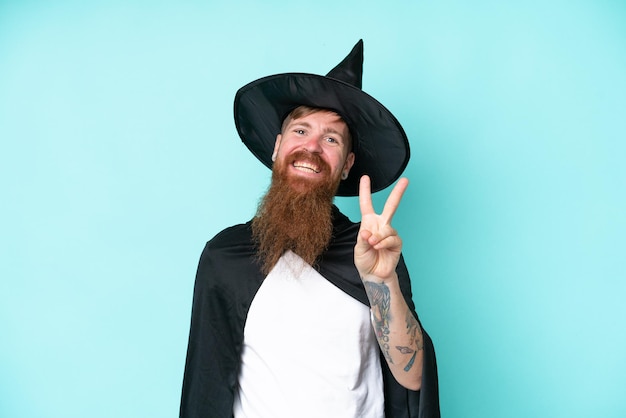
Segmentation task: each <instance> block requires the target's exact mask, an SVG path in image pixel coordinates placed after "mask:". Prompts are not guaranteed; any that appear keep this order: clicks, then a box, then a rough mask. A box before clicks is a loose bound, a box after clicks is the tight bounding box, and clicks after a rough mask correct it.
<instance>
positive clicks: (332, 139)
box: [326, 136, 339, 144]
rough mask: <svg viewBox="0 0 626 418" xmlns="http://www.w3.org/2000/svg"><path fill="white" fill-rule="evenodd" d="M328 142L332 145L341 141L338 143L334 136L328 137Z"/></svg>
mask: <svg viewBox="0 0 626 418" xmlns="http://www.w3.org/2000/svg"><path fill="white" fill-rule="evenodd" d="M326 142H328V143H330V144H339V141H337V140H336V139H335V138H333V137H332V136H328V137H326Z"/></svg>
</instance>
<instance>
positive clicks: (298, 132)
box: [293, 129, 304, 135]
mask: <svg viewBox="0 0 626 418" xmlns="http://www.w3.org/2000/svg"><path fill="white" fill-rule="evenodd" d="M293 131H294V132H295V133H296V134H298V135H304V129H294V130H293Z"/></svg>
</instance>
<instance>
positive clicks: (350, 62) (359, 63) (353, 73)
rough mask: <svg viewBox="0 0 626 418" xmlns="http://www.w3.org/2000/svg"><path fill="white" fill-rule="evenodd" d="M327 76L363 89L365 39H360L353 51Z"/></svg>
mask: <svg viewBox="0 0 626 418" xmlns="http://www.w3.org/2000/svg"><path fill="white" fill-rule="evenodd" d="M326 76H327V77H332V78H335V79H337V80H341V81H345V82H346V83H349V84H352V85H353V86H355V87H358V88H359V89H360V88H362V81H363V39H359V41H358V42H357V43H356V44H355V45H354V47H353V48H352V51H350V53H349V54H348V55H347V56H346V57H345V58H344V59H343V61H341V62H340V63H339V64H338V65H337V66H336V67H335V68H333V69H332V70H330V72H329V73H328V74H326Z"/></svg>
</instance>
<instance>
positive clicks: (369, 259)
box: [354, 176, 409, 281]
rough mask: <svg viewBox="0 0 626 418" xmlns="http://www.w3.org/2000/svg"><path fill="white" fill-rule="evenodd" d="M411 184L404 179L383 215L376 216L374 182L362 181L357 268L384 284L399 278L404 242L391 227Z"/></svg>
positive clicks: (396, 187)
mask: <svg viewBox="0 0 626 418" xmlns="http://www.w3.org/2000/svg"><path fill="white" fill-rule="evenodd" d="M408 184H409V181H408V180H407V179H406V178H402V179H400V180H399V181H398V183H397V184H396V185H395V187H394V188H393V190H392V191H391V194H390V195H389V197H388V198H387V201H386V202H385V206H384V208H383V212H382V213H381V214H380V215H379V214H377V213H376V212H374V206H373V205H372V193H371V185H370V178H369V177H368V176H363V177H361V183H360V185H359V206H360V208H361V228H360V230H359V235H358V237H357V242H356V245H355V247H354V264H355V266H356V268H357V270H358V271H359V274H360V275H361V278H365V277H366V276H376V277H377V278H379V279H380V280H382V281H385V280H387V279H390V278H392V277H394V276H395V271H396V266H397V265H398V261H399V259H400V253H401V251H402V240H401V239H400V237H399V236H398V232H397V231H396V230H395V229H394V228H393V227H392V226H391V219H392V218H393V215H394V214H395V212H396V209H397V208H398V205H399V204H400V200H401V199H402V195H403V194H404V191H405V190H406V188H407V186H408Z"/></svg>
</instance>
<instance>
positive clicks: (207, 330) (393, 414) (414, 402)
mask: <svg viewBox="0 0 626 418" xmlns="http://www.w3.org/2000/svg"><path fill="white" fill-rule="evenodd" d="M358 230H359V224H355V223H353V222H351V221H350V220H349V219H348V218H347V217H346V216H344V215H343V214H342V213H341V212H339V210H338V209H337V208H334V210H333V238H332V240H331V243H330V245H329V248H328V250H327V251H326V252H324V254H323V255H322V258H321V260H320V261H319V263H318V264H317V265H315V266H314V268H315V269H316V270H317V271H318V272H319V273H320V274H321V275H322V276H323V277H324V278H326V279H327V280H328V281H329V282H331V283H333V284H334V285H335V286H337V287H338V288H340V289H341V290H343V291H344V292H346V293H347V294H348V295H350V296H352V297H353V298H355V299H357V300H358V301H360V302H362V303H363V304H365V305H368V306H369V301H368V299H367V296H366V294H365V290H364V287H363V284H362V281H361V278H360V277H359V274H358V272H357V270H356V267H355V266H354V262H353V251H354V245H355V242H356V236H357V233H358ZM255 254H256V248H255V246H254V243H253V242H252V238H251V223H250V222H248V223H246V224H241V225H236V226H233V227H231V228H227V229H225V230H224V231H222V232H221V233H219V234H218V235H217V236H215V237H214V238H213V239H212V240H211V241H209V242H208V243H207V245H206V247H205V249H204V251H203V253H202V256H201V258H200V263H199V266H198V272H197V275H196V283H195V288H194V297H193V309H192V316H191V331H190V335H189V346H188V351H187V363H186V366H185V375H184V380H183V391H182V401H181V406H180V417H181V418H209V417H210V418H222V417H224V418H230V417H232V414H233V402H234V396H235V391H236V390H237V380H238V373H239V367H240V361H241V350H242V347H243V332H244V326H245V322H246V317H247V314H248V309H249V308H250V304H251V303H252V300H253V299H254V296H255V294H256V292H257V290H258V289H259V287H260V286H261V283H262V282H263V279H264V275H263V274H262V273H261V270H260V266H259V265H258V264H257V261H256V258H255ZM396 272H397V274H398V278H399V282H400V288H401V290H402V293H403V295H404V298H405V300H406V303H407V305H408V306H409V308H410V309H411V311H412V312H413V314H414V315H415V317H416V318H417V314H416V313H415V307H414V304H413V301H412V299H411V282H410V279H409V274H408V271H407V269H406V266H405V263H404V260H403V259H402V258H401V259H400V262H399V263H398V266H397V268H396ZM380 359H381V366H382V374H383V380H384V395H385V416H386V418H409V417H411V418H413V417H416V418H437V417H439V416H440V413H439V394H438V383H437V366H436V361H435V352H434V348H433V344H432V341H431V340H430V337H429V336H428V335H427V334H426V332H424V366H423V374H422V387H421V390H420V391H417V392H415V391H411V390H408V389H405V388H404V387H402V386H401V385H400V384H398V383H397V382H396V380H395V378H394V377H393V376H392V374H391V371H390V370H389V368H388V366H387V362H386V361H385V359H384V357H382V354H381V357H380Z"/></svg>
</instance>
